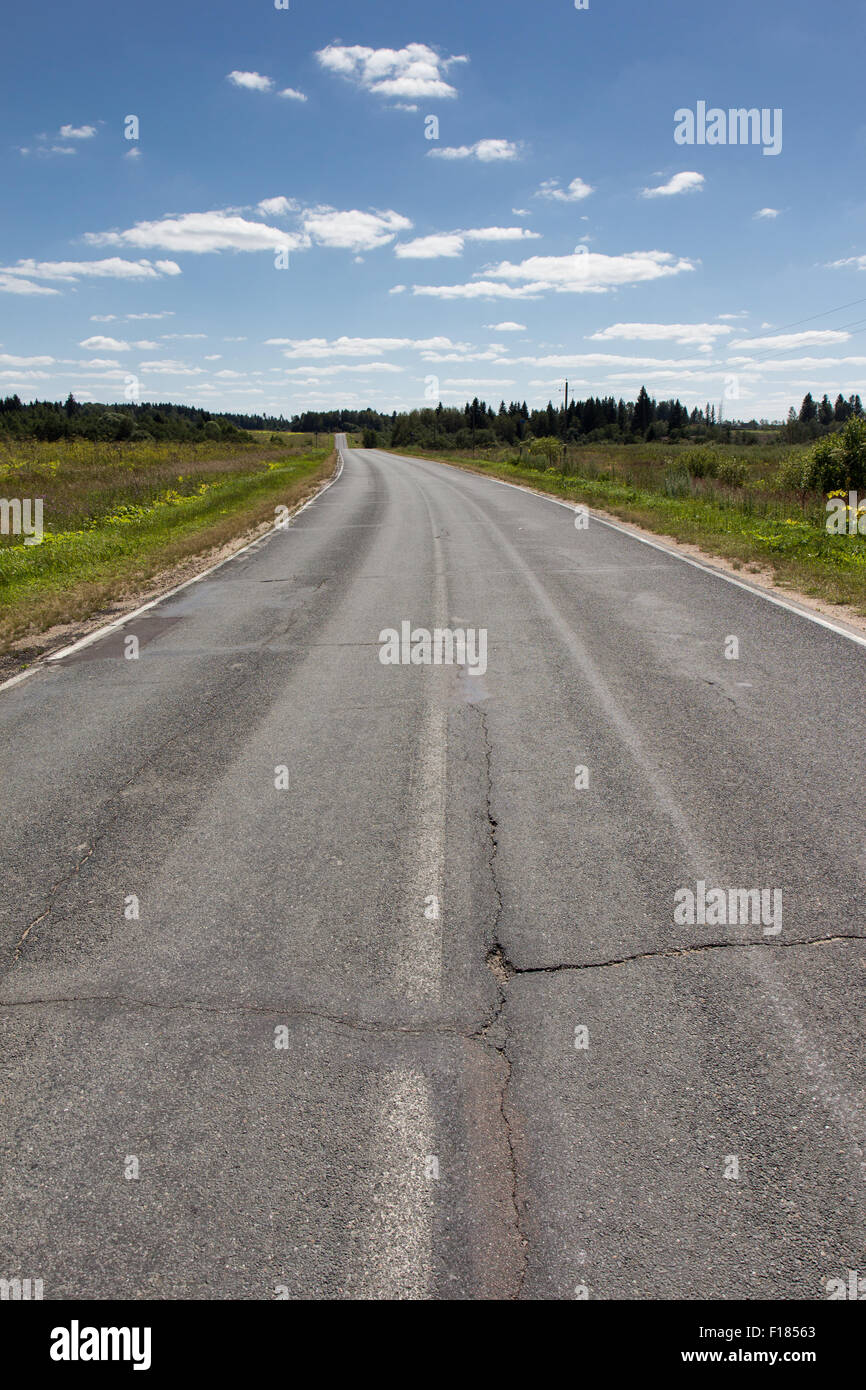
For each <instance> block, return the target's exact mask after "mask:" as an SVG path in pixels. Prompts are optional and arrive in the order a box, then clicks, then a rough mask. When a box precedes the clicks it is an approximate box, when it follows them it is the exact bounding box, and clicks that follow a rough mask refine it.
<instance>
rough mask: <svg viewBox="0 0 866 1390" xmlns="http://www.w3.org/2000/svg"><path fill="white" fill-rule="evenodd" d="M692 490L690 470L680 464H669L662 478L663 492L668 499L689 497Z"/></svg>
mask: <svg viewBox="0 0 866 1390" xmlns="http://www.w3.org/2000/svg"><path fill="white" fill-rule="evenodd" d="M691 490H692V480H691V477H690V475H689V470H688V469H687V468H685V467H684V466H683V464H682V463H681V462H680V463H669V464H668V466H667V468H666V469H665V471H664V475H663V477H662V491H663V492H664V494H665V496H666V497H688V496H689V495H690V493H691Z"/></svg>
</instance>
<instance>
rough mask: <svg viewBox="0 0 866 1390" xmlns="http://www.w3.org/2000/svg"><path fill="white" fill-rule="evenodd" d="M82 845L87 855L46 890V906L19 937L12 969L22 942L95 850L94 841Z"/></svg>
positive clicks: (43, 918) (51, 909) (87, 841)
mask: <svg viewBox="0 0 866 1390" xmlns="http://www.w3.org/2000/svg"><path fill="white" fill-rule="evenodd" d="M84 843H85V846H86V847H87V853H86V854H83V855H82V856H81V858H80V859H78V860H77V861H76V862H75V863H74V864H73V866H72V868H71V869H69V870H68V872H67V873H65V874H63V875H61V877H60V878H59V879H58V880H57V882H56V883H52V885H51V887H50V888H49V890H48V898H47V904H46V907H45V909H44V911H43V912H40V913H39V916H38V917H34V918H33V920H32V921H31V922H28V924H27V926H26V927H25V928H24V930H23V932H22V933H21V935H20V936H19V938H18V942H17V944H16V946H15V950H14V952H13V953H12V965H13V967H14V966H15V965H16V964H17V962H18V958H19V956H20V955H21V952H22V950H23V948H24V942H25V941H26V940H27V938H28V936H29V935H30V933H31V932H32V930H33V928H34V927H38V925H39V923H40V922H44V921H45V919H46V917H50V916H51V913H52V911H53V908H54V898H55V896H56V894H57V893H59V891H60V889H61V888H65V887H66V885H67V883H69V882H70V881H71V880H72V879H73V878H75V877H76V876H77V875H78V872H79V870H80V869H81V866H82V864H86V863H87V860H88V859H89V858H90V856H91V855H92V854H93V851H94V850H95V849H96V840H85V842H84Z"/></svg>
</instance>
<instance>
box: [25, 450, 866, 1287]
mask: <svg viewBox="0 0 866 1390" xmlns="http://www.w3.org/2000/svg"><path fill="white" fill-rule="evenodd" d="M403 621H409V622H410V623H411V624H412V627H413V629H415V628H427V629H434V628H436V627H446V626H447V627H451V628H453V629H458V628H460V629H466V628H474V629H479V630H480V629H484V630H485V631H486V633H487V641H488V650H487V669H486V671H484V673H483V674H476V675H472V674H469V673H468V671H467V670H466V668H465V667H463V668H461V667H458V666H455V665H445V664H443V665H440V666H435V665H429V664H428V665H424V664H412V663H409V664H398V665H387V664H383V663H382V661H381V660H380V659H379V657H380V650H381V647H380V640H379V638H380V633H381V632H382V630H383V629H386V628H396V629H399V628H400V624H401V623H402V622H403ZM130 635H134V636H136V637H137V638H138V640H139V647H140V650H139V655H138V657H137V659H135V658H130V657H128V656H127V655H125V651H126V650H127V649H128V644H126V642H125V639H126V638H128V637H129V636H130ZM731 637H736V638H737V639H738V643H739V655H738V657H737V659H729V658H728V657H727V656H726V649H727V650H728V651H730V650H731V643H730V641H729V639H730V638H731ZM864 675H866V649H864V647H863V646H861V645H857V644H856V643H854V642H852V641H850V640H848V639H847V638H846V637H845V636H843V635H840V634H838V633H836V632H833V631H830V630H828V629H826V628H823V627H820V626H817V625H816V624H814V623H812V622H810V621H808V620H807V619H805V618H803V617H801V616H799V615H798V614H796V613H792V612H790V611H787V610H786V609H785V608H783V607H778V606H774V605H773V604H771V603H768V602H767V601H765V600H764V599H762V598H760V597H758V596H755V595H754V594H753V593H751V592H748V591H746V590H744V589H742V588H737V587H735V586H733V585H732V584H730V583H727V582H725V581H724V580H722V579H720V578H718V577H716V576H714V575H712V574H708V573H706V572H703V571H701V570H700V569H697V568H695V567H693V566H691V565H688V564H685V563H683V562H682V561H681V560H680V559H678V558H675V557H672V556H669V555H667V554H665V553H662V552H661V551H660V550H657V549H653V548H651V547H648V546H646V545H643V544H641V543H640V542H639V541H637V540H635V539H634V538H632V537H630V536H628V535H626V534H624V533H623V532H621V531H618V530H616V529H613V528H611V527H609V526H606V525H604V524H603V523H602V522H601V521H599V520H597V519H592V520H591V521H590V524H589V526H588V528H587V529H585V530H582V529H578V528H577V527H576V526H575V525H574V517H573V515H572V514H571V513H570V512H569V511H568V510H567V509H566V508H564V507H561V506H557V505H555V504H554V503H552V502H550V501H546V500H544V499H541V498H538V497H535V496H531V495H529V494H527V493H526V492H523V491H520V490H517V489H514V488H509V487H505V486H501V485H498V484H497V483H495V482H493V481H491V480H489V479H485V478H480V477H477V476H475V475H472V474H468V473H465V472H460V471H457V470H454V469H448V468H445V467H442V466H440V465H437V464H432V463H428V462H420V461H418V460H411V459H398V458H395V457H392V456H389V455H386V454H383V453H379V452H376V451H373V450H369V451H368V450H363V451H362V450H358V451H347V452H346V453H345V463H344V468H343V472H342V474H341V476H340V477H339V479H338V481H337V482H335V483H334V484H333V486H331V487H330V488H329V489H328V490H327V491H326V492H324V493H323V494H322V495H321V496H320V497H319V498H318V499H317V500H316V501H315V502H314V503H313V504H312V505H311V506H309V507H307V508H306V509H305V510H304V511H303V512H302V513H301V514H300V515H298V517H297V518H296V520H295V521H294V523H293V524H292V525H291V527H290V528H289V529H288V530H286V531H283V532H275V533H272V534H271V535H269V536H268V537H266V538H264V539H263V540H261V541H259V542H257V543H256V544H255V545H254V546H253V547H252V548H250V549H248V550H246V551H245V552H243V553H242V554H241V555H239V556H238V557H237V558H235V559H233V560H231V561H230V562H229V563H227V564H225V565H223V566H222V567H221V568H220V569H219V570H217V571H216V572H215V573H213V574H212V575H211V576H209V577H206V578H204V579H203V580H201V581H200V582H197V583H194V584H192V585H190V586H189V587H187V588H185V589H183V590H182V591H181V592H179V593H178V594H176V595H175V596H173V597H169V598H167V599H166V600H164V601H162V602H161V603H160V604H159V605H158V606H157V607H156V608H154V609H151V610H150V611H149V612H148V613H147V614H145V615H143V616H142V617H140V618H138V619H133V620H132V621H131V622H129V623H128V624H127V626H126V628H125V629H123V630H122V631H119V632H116V633H114V634H111V635H109V636H107V637H105V638H103V639H102V640H101V641H98V642H95V643H93V644H91V645H90V646H87V647H85V648H83V649H81V650H79V651H77V652H74V653H73V654H72V655H70V656H68V657H66V658H64V659H63V660H60V661H58V662H55V663H53V664H46V665H45V666H43V667H42V668H41V669H39V670H38V671H37V672H35V673H34V674H33V675H32V676H31V677H30V678H29V679H27V680H26V681H24V682H23V683H21V684H18V685H16V686H14V687H12V688H7V689H6V690H4V691H2V692H0V802H2V810H3V814H2V828H0V864H2V893H0V946H2V958H3V970H2V984H0V1160H2V1196H0V1210H2V1234H0V1276H4V1277H7V1278H10V1277H13V1276H18V1277H22V1278H23V1277H31V1278H42V1279H43V1281H44V1293H45V1297H46V1298H59V1297H84V1298H128V1299H133V1298H144V1299H171V1298H181V1297H192V1298H220V1299H222V1298H253V1299H271V1298H275V1297H286V1296H287V1297H290V1298H321V1297H349V1298H366V1297H373V1298H392V1297H398V1298H514V1297H523V1298H555V1299H574V1298H580V1297H583V1296H585V1295H586V1296H588V1297H589V1298H591V1299H610V1298H640V1299H668V1298H677V1297H685V1298H714V1299H731V1298H738V1297H745V1298H754V1299H777V1298H778V1299H800V1298H802V1299H822V1298H825V1297H826V1290H825V1281H826V1280H827V1279H833V1278H839V1277H842V1278H844V1277H846V1274H847V1271H848V1270H849V1269H856V1270H860V1271H864V1270H866V1252H864V1235H863V1232H864V1223H863V1217H864V1206H866V1201H864V1194H866V1095H864V1065H863V1063H864V1057H863V1027H862V1001H863V982H864V970H866V940H864V937H866V928H864V911H863V905H864V895H866V843H864V814H863V807H864V797H863V788H864V785H866V756H864V752H866V743H864V737H863V715H862V711H863V693H862V692H863V680H864ZM578 766H580V767H584V768H586V769H587V774H586V778H588V785H587V786H581V787H579V788H578V787H576V786H575V781H576V780H578V781H581V780H586V779H584V778H581V777H580V776H578V778H577V779H576V777H575V768H576V767H578ZM281 768H284V769H285V772H284V773H280V772H278V771H276V769H281ZM277 782H279V783H280V784H281V785H279V786H278V785H276V783H277ZM283 783H285V784H286V785H282V784H283ZM699 881H703V882H705V883H706V884H707V885H708V887H712V888H717V887H721V888H724V889H726V890H727V889H730V888H743V889H770V890H777V891H779V892H781V894H782V899H781V901H782V904H783V915H782V922H781V931H778V932H775V925H778V923H776V922H774V926H773V927H771V928H770V931H769V932H768V931H767V930H766V927H767V922H766V921H765V922H761V921H758V922H734V923H726V924H718V923H716V924H700V923H698V922H696V923H695V924H694V925H689V924H688V922H677V921H676V920H675V900H676V895H677V893H678V890H681V889H686V888H691V889H692V890H693V891H694V892H695V894H697V893H698V891H699V890H698V887H697V885H698V883H699ZM434 900H435V901H434ZM136 1174H137V1176H136Z"/></svg>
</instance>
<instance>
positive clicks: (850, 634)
mask: <svg viewBox="0 0 866 1390" xmlns="http://www.w3.org/2000/svg"><path fill="white" fill-rule="evenodd" d="M382 452H383V453H385V452H386V451H385V450H382ZM391 457H393V455H391ZM397 457H398V458H404V459H406V460H407V462H409V463H438V464H439V466H440V468H452V469H453V470H454V472H455V473H472V476H473V477H475V478H487V480H488V482H491V483H498V484H499V486H500V487H513V488H515V489H516V491H517V492H525V493H526V494H527V496H528V497H537V498H538V500H539V501H540V502H553V503H554V505H555V506H557V507H565V509H566V511H568V512H576V511H577V506H575V505H574V504H573V503H571V502H564V501H563V500H562V499H561V498H560V497H550V496H549V495H548V494H547V493H546V492H536V491H535V490H534V488H531V487H523V486H522V484H520V483H508V482H506V481H505V479H504V478H492V477H490V475H489V474H487V473H475V472H474V470H473V469H471V468H469V469H467V468H458V467H457V466H456V465H455V464H453V463H445V462H444V461H443V460H442V459H413V458H411V457H410V456H409V455H408V454H398V455H397ZM578 505H583V504H578ZM587 511H588V512H589V514H590V516H591V517H592V518H593V520H594V521H598V522H600V523H601V525H602V526H609V527H610V529H611V530H612V531H619V533H620V535H623V536H631V539H632V540H633V541H640V543H641V545H649V546H652V548H653V550H660V551H661V552H662V554H663V555H671V556H673V558H674V559H675V560H682V561H683V563H684V564H686V565H691V566H692V567H693V569H696V570H701V571H702V572H703V573H704V574H712V575H714V576H715V578H716V579H724V581H725V583H726V584H733V585H734V586H735V588H737V589H745V591H746V593H747V594H754V595H755V597H756V598H762V599H766V601H767V603H774V604H775V605H776V607H777V608H785V609H787V611H788V612H789V613H796V614H798V616H799V617H801V618H807V619H808V620H809V622H810V623H817V624H818V626H819V627H826V628H828V629H829V631H830V632H835V633H838V635H839V636H840V637H847V638H848V639H849V640H850V641H851V642H856V643H857V644H858V645H859V646H861V647H866V636H863V635H862V634H861V633H859V632H854V631H853V630H852V629H851V628H847V627H842V626H840V624H839V623H834V622H833V621H832V620H831V619H830V618H822V617H821V615H820V613H813V612H812V611H811V610H810V609H808V608H801V607H800V606H799V605H798V604H796V603H792V602H791V600H790V599H784V598H777V596H776V595H775V594H771V593H768V592H767V590H766V589H761V588H759V587H758V586H757V585H756V584H748V583H746V581H745V580H742V579H735V578H734V576H733V575H732V574H726V573H725V571H724V570H719V569H716V568H715V567H714V566H713V565H705V564H703V563H702V562H701V561H700V560H693V559H692V557H691V555H683V553H682V552H681V551H679V550H674V549H673V548H672V547H671V546H669V545H664V544H663V543H662V542H661V541H651V540H650V539H649V538H648V537H647V536H640V535H638V533H637V532H636V531H631V530H629V528H628V527H627V526H621V525H620V524H619V523H618V522H616V521H608V519H607V517H603V516H599V515H598V513H597V512H594V511H593V510H592V508H591V507H587ZM0 689H2V686H0Z"/></svg>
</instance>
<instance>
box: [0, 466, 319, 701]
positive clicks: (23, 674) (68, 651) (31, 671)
mask: <svg viewBox="0 0 866 1390" xmlns="http://www.w3.org/2000/svg"><path fill="white" fill-rule="evenodd" d="M338 456H339V463H338V466H337V471H336V473H335V474H334V476H333V478H331V479H330V481H329V482H327V483H325V486H324V487H321V488H319V490H318V492H317V493H316V494H315V495H314V496H313V497H310V498H308V499H307V501H306V502H304V503H303V505H302V506H300V507H298V509H297V511H294V512H292V513H291V514H290V515H291V520H292V521H294V519H295V517H297V516H300V515H301V512H305V511H306V510H307V507H311V506H312V505H313V503H314V502H318V500H319V498H320V497H321V496H322V493H324V492H327V491H328V488H329V487H333V486H334V483H337V482H339V480H340V477H341V475H342V472H343V464H344V462H345V458H344V455H343V453H342V452H340V451H339V450H338ZM284 529H286V528H285V527H283V526H281V525H280V524H279V522H277V523H276V524H275V525H273V526H272V527H271V529H270V530H269V531H264V532H263V533H262V535H260V536H256V537H255V538H254V539H253V540H251V541H248V542H247V544H246V545H242V546H241V548H240V549H239V550H233V551H232V553H231V555H226V556H224V557H223V559H222V560H217V562H216V564H215V565H210V566H209V567H208V568H207V569H206V570H202V572H201V574H194V575H193V576H192V578H191V579H185V580H184V581H183V583H182V584H176V585H175V587H174V588H173V589H166V591H165V593H164V594H158V595H157V597H156V598H152V599H150V600H149V601H148V602H147V603H143V604H142V605H141V607H140V608H135V609H133V611H132V612H131V613H122V614H121V615H120V617H119V618H113V619H112V621H111V622H110V623H106V625H105V627H100V628H96V630H95V631H94V632H88V634H87V636H86V637H80V638H79V639H78V641H77V642H73V643H71V645H70V646H68V647H61V649H60V651H59V652H52V653H51V655H50V656H46V657H44V658H43V659H42V660H40V661H38V662H37V663H36V664H35V665H34V666H29V667H28V668H27V670H26V671H19V672H18V674H17V676H10V678H9V680H7V681H3V683H2V684H0V691H3V690H9V689H11V687H12V686H13V685H20V684H21V682H22V681H26V680H27V679H28V677H29V676H32V675H35V673H36V672H37V671H40V670H42V668H43V667H44V666H46V665H47V664H48V662H49V661H62V660H63V658H64V657H67V656H71V655H72V653H73V652H80V651H81V650H82V648H83V647H89V646H91V645H92V643H94V642H99V641H100V640H101V639H102V638H103V637H107V636H108V635H109V633H111V632H116V631H117V629H118V628H120V627H124V626H125V625H126V623H131V622H133V621H134V620H135V619H136V618H140V617H141V615H142V613H147V611H148V610H149V609H151V608H155V607H156V605H157V604H158V603H164V602H165V600H166V599H168V598H174V595H175V594H179V593H180V592H181V591H182V590H183V589H188V588H189V587H190V585H191V584H198V583H200V582H201V580H202V579H207V578H208V576H209V575H211V574H214V573H215V572H216V571H217V570H218V569H222V567H223V565H227V564H228V563H229V562H230V561H231V560H236V559H237V557H238V556H239V555H243V554H244V552H245V551H247V550H250V549H251V548H252V546H254V545H260V544H261V542H262V541H265V540H267V538H268V536H272V535H274V533H275V532H276V531H278V530H284Z"/></svg>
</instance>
